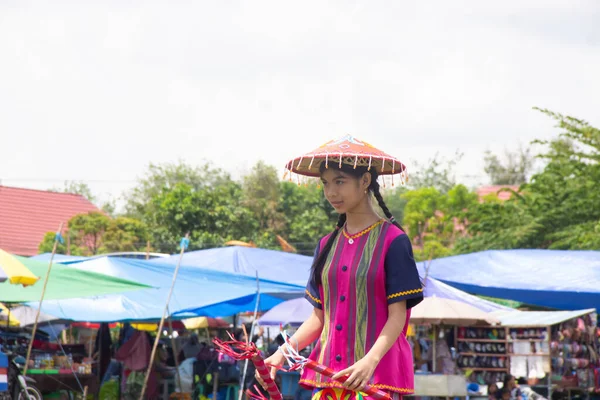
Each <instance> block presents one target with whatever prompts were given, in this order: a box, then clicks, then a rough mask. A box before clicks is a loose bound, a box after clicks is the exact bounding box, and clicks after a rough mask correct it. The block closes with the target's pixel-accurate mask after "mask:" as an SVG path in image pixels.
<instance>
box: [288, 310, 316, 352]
mask: <svg viewBox="0 0 600 400" xmlns="http://www.w3.org/2000/svg"><path fill="white" fill-rule="evenodd" d="M322 330H323V310H321V309H318V308H313V312H312V314H311V315H310V317H308V319H307V320H306V321H304V323H302V325H300V328H298V330H297V331H296V333H294V335H293V336H292V338H291V342H292V345H293V346H295V345H297V346H298V351H300V350H302V349H304V348H305V347H306V346H308V345H309V344H311V343H313V342H314V341H315V340H317V339H318V338H319V336H320V335H321V331H322Z"/></svg>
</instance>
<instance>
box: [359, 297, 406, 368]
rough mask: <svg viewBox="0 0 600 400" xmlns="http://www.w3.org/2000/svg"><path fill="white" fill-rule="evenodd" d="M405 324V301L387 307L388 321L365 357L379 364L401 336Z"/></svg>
mask: <svg viewBox="0 0 600 400" xmlns="http://www.w3.org/2000/svg"><path fill="white" fill-rule="evenodd" d="M405 324H406V301H399V302H396V303H392V304H390V305H389V306H388V319H387V321H386V323H385V325H384V326H383V329H382V330H381V333H380V334H379V337H378V338H377V340H376V341H375V343H374V344H373V347H371V350H369V352H368V353H367V354H366V355H365V357H366V358H370V359H371V360H372V361H373V362H375V363H377V364H379V362H380V361H381V359H382V358H383V356H385V355H386V354H387V352H388V351H389V350H390V349H391V348H392V346H393V345H394V343H396V341H397V340H398V337H400V334H402V331H403V330H404V325H405Z"/></svg>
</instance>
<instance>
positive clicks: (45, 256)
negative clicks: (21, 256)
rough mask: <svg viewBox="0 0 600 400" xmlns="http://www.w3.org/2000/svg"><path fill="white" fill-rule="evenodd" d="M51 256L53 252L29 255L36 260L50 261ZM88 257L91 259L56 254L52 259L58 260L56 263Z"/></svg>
mask: <svg viewBox="0 0 600 400" xmlns="http://www.w3.org/2000/svg"><path fill="white" fill-rule="evenodd" d="M51 257H52V253H42V254H38V255H37V256H32V257H29V259H31V260H36V261H43V262H50V258H51ZM87 259H89V257H84V256H68V255H65V254H55V255H54V258H53V259H52V261H53V262H56V263H65V262H72V261H85V260H87Z"/></svg>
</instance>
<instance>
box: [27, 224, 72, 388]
mask: <svg viewBox="0 0 600 400" xmlns="http://www.w3.org/2000/svg"><path fill="white" fill-rule="evenodd" d="M62 227H63V223H62V222H61V223H60V226H59V227H58V231H57V232H56V235H55V236H54V245H53V246H52V254H51V255H50V262H49V263H48V270H47V271H46V279H45V280H44V287H43V288H42V295H41V296H40V304H39V305H38V309H37V313H36V314H35V322H34V323H33V331H32V332H31V340H30V341H29V346H28V347H27V357H26V358H25V367H24V368H23V376H27V369H28V368H29V359H30V358H31V349H32V348H33V341H34V340H35V333H36V331H37V326H38V321H39V319H40V312H41V311H42V303H43V302H44V296H45V295H46V287H47V286H48V278H50V271H51V270H52V262H53V261H54V255H55V254H56V247H57V246H58V242H59V240H60V239H61V237H62V236H61V231H62Z"/></svg>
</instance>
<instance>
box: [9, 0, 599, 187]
mask: <svg viewBox="0 0 600 400" xmlns="http://www.w3.org/2000/svg"><path fill="white" fill-rule="evenodd" d="M598 21H600V2H599V1H597V0H589V1H576V0H563V1H558V0H540V1H531V0H529V1H528V0H510V1H507V0H502V1H481V0H475V1H457V0H455V1H447V0H437V1H398V0H395V1H377V0H370V1H365V0H361V1H354V2H352V1H339V2H326V1H323V0H319V1H294V2H291V1H282V0H274V1H210V2H209V1H189V2H185V1H169V2H167V1H163V2H157V1H156V2H149V1H144V2H136V1H123V0H115V1H107V0H103V1H97V2H85V1H72V2H59V1H48V2H41V1H40V2H28V1H24V0H13V1H10V0H4V1H2V2H0V150H1V151H0V179H1V180H2V184H4V185H8V186H24V187H32V188H49V187H52V186H62V182H63V181H64V180H84V181H87V182H88V183H89V184H90V186H91V187H92V189H93V190H94V192H96V193H97V194H98V195H100V196H101V197H102V196H105V197H106V196H109V195H112V196H118V195H119V194H120V193H121V192H122V191H123V190H124V189H126V188H127V187H129V186H131V185H132V183H133V181H134V180H135V178H136V177H137V176H139V175H140V174H142V173H143V171H144V170H145V168H146V166H147V164H148V163H149V162H168V161H175V160H177V159H182V160H185V161H188V162H190V163H200V162H202V161H203V160H211V161H213V162H214V163H216V164H217V165H218V166H220V167H223V168H226V169H228V170H230V171H231V172H232V173H233V174H234V175H235V176H239V175H240V174H243V173H244V171H245V170H246V169H247V168H249V167H250V166H252V164H253V163H255V162H256V161H257V160H259V159H263V160H265V161H267V162H268V163H271V164H273V165H276V166H277V167H281V171H282V172H283V168H282V167H283V165H284V163H285V162H286V161H287V159H288V158H292V157H294V156H297V155H299V152H301V151H309V150H312V149H313V148H314V147H316V146H318V145H320V144H322V143H323V142H325V141H326V140H328V139H333V138H336V137H339V136H342V135H344V134H347V133H351V134H354V135H355V136H357V137H358V138H360V139H363V140H366V141H368V142H370V143H372V144H374V145H376V146H377V147H380V148H382V149H383V150H385V151H387V152H388V153H391V154H393V155H395V156H397V157H399V158H401V159H403V160H406V163H407V164H408V167H409V170H410V168H411V164H413V160H417V161H419V162H425V161H426V160H428V159H429V158H431V157H432V156H433V154H435V153H436V152H439V153H440V154H441V155H442V156H451V155H452V154H453V153H454V152H455V151H456V150H457V149H459V150H460V151H462V152H464V153H465V157H464V159H463V161H462V162H461V163H460V164H459V165H458V166H457V175H458V176H459V178H460V179H461V180H463V181H464V182H466V183H468V184H477V183H485V176H484V175H483V174H482V154H483V152H484V151H485V150H486V149H492V150H494V149H499V150H500V151H502V149H503V148H505V147H507V148H509V149H514V148H516V147H517V146H518V144H519V143H522V144H527V143H528V142H529V141H530V140H532V139H534V138H549V137H552V136H553V135H555V134H557V133H558V131H557V130H556V129H554V128H553V126H554V122H553V121H551V120H549V119H548V118H547V117H545V116H544V115H542V114H540V113H539V112H536V111H533V110H532V107H533V106H539V107H546V108H549V109H552V110H554V111H558V112H562V113H565V114H569V115H572V116H575V117H579V118H583V119H586V120H588V121H590V122H591V123H593V124H595V125H596V126H600V72H599V71H600V23H598Z"/></svg>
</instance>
